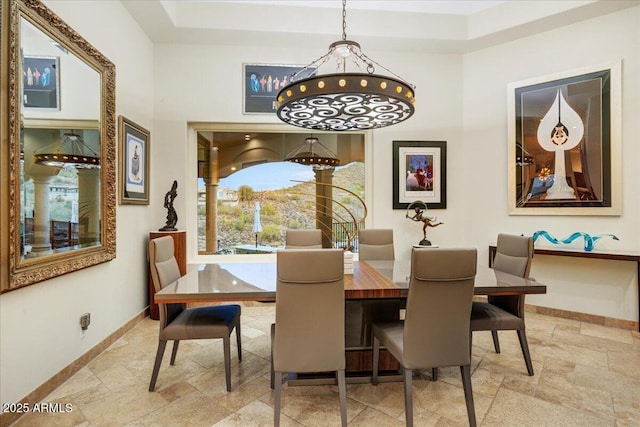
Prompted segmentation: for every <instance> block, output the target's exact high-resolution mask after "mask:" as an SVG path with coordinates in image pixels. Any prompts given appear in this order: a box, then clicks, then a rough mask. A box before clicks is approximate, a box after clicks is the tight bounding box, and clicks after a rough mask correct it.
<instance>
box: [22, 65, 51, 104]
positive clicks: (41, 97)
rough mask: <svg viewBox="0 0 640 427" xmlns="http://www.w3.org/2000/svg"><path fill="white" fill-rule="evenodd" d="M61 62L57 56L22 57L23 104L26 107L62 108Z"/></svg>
mask: <svg viewBox="0 0 640 427" xmlns="http://www.w3.org/2000/svg"><path fill="white" fill-rule="evenodd" d="M59 64H60V61H59V58H58V57H56V56H25V57H23V58H22V80H23V81H22V88H23V89H22V104H23V105H24V107H25V108H44V109H48V110H59V109H60V66H59Z"/></svg>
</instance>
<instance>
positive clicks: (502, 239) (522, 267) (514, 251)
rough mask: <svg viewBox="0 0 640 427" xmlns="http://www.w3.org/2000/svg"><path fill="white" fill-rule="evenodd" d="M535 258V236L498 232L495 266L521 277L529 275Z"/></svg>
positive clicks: (494, 258) (497, 268) (496, 268)
mask: <svg viewBox="0 0 640 427" xmlns="http://www.w3.org/2000/svg"><path fill="white" fill-rule="evenodd" d="M532 259H533V237H531V236H517V235H514V234H502V233H501V234H498V243H497V244H496V254H495V256H494V257H493V268H494V269H495V270H500V271H504V272H505V273H509V274H513V275H514V276H519V277H526V278H528V277H529V271H530V270H531V260H532Z"/></svg>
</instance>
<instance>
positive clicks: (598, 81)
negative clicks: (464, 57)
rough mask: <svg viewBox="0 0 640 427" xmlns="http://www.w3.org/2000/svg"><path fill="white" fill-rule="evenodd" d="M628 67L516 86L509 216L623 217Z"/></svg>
mask: <svg viewBox="0 0 640 427" xmlns="http://www.w3.org/2000/svg"><path fill="white" fill-rule="evenodd" d="M620 68H621V66H620V63H613V64H607V65H603V66H595V67H586V68H582V69H579V70H572V71H567V72H563V73H557V74H554V75H550V76H544V77H539V78H534V79H530V80H526V81H520V82H515V83H511V84H510V85H509V86H508V97H509V98H508V114H509V115H508V156H507V159H508V162H507V165H508V168H507V169H508V195H509V198H508V202H509V214H511V215H620V214H621V187H622V186H621V179H622V175H621V163H622V159H621V152H620V151H621V148H620V147H621V142H620V132H621V131H620V117H621V109H622V108H621V71H620Z"/></svg>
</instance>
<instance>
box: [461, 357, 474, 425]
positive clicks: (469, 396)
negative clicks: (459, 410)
mask: <svg viewBox="0 0 640 427" xmlns="http://www.w3.org/2000/svg"><path fill="white" fill-rule="evenodd" d="M460 374H462V388H463V389H464V400H465V402H466V404H467V416H468V417H469V426H470V427H475V426H476V410H475V406H474V404H473V390H472V389H471V365H464V366H460Z"/></svg>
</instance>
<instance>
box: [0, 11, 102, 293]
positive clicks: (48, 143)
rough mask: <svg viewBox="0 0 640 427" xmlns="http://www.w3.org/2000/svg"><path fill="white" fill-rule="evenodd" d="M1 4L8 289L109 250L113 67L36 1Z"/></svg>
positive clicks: (99, 258) (74, 267)
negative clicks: (5, 23) (5, 28)
mask: <svg viewBox="0 0 640 427" xmlns="http://www.w3.org/2000/svg"><path fill="white" fill-rule="evenodd" d="M2 7H3V14H5V13H8V15H9V37H8V39H9V42H8V49H9V55H8V63H5V62H4V61H6V57H3V70H4V69H8V70H9V82H8V86H9V88H8V93H9V100H8V104H9V108H8V110H9V111H8V114H9V120H8V122H9V129H8V132H9V135H8V139H9V153H8V156H6V158H7V159H8V161H7V160H5V161H6V162H7V164H8V168H7V174H8V180H6V181H3V190H4V189H5V188H4V185H5V184H4V182H7V186H8V193H9V196H8V203H7V204H6V205H4V204H3V207H2V209H8V210H9V212H8V228H9V236H10V239H9V246H8V249H7V248H3V251H6V252H8V254H9V256H8V258H9V267H10V271H9V275H8V278H5V277H4V275H3V277H2V286H1V290H2V291H3V292H4V291H7V290H11V289H15V288H19V287H22V286H25V285H29V284H32V283H36V282H39V281H42V280H46V279H49V278H51V277H55V276H58V275H60V274H65V273H70V272H72V271H75V270H78V269H81V268H85V267H89V266H92V265H95V264H98V263H101V262H105V261H109V260H111V259H113V258H114V257H115V100H114V90H115V88H114V85H115V83H114V81H115V78H114V75H115V70H114V66H113V64H112V63H111V62H110V61H109V60H108V59H106V58H105V57H104V56H103V55H102V54H100V53H99V52H98V51H96V49H95V48H94V47H93V46H91V45H90V44H89V43H88V42H87V41H85V40H84V39H83V38H82V37H81V36H80V35H78V34H77V33H75V31H74V30H73V29H71V28H70V27H68V26H67V25H66V24H65V23H64V22H63V21H61V20H60V19H59V18H58V17H57V16H56V15H55V14H53V12H51V11H50V10H49V9H48V8H46V7H45V6H44V5H43V4H42V3H40V2H39V1H37V0H12V1H10V2H3V5H2ZM5 16H6V15H5ZM3 48H5V45H3ZM3 84H4V83H3ZM3 90H4V88H3ZM3 114H5V113H4V112H3ZM3 132H4V131H3ZM3 139H4V135H3ZM5 161H3V166H4V162H5ZM3 169H4V168H3ZM3 173H4V171H3ZM3 178H4V177H3ZM3 200H6V199H3ZM7 205H8V206H7ZM3 257H4V255H3ZM7 279H8V280H7Z"/></svg>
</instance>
